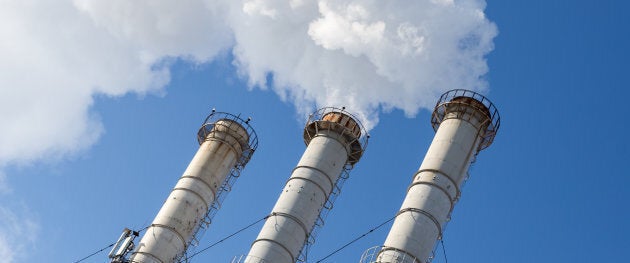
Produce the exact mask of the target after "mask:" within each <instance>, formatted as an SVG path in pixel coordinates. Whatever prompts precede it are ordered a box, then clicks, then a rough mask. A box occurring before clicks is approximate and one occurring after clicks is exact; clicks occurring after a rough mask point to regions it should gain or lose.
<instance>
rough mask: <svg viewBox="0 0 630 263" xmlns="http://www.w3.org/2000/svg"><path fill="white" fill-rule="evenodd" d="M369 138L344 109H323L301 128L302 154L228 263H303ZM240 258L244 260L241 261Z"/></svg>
mask: <svg viewBox="0 0 630 263" xmlns="http://www.w3.org/2000/svg"><path fill="white" fill-rule="evenodd" d="M368 137H369V136H368V135H367V133H366V130H365V129H364V128H363V126H362V125H361V123H360V122H358V121H357V119H356V118H355V117H354V116H353V115H351V114H349V113H348V112H346V111H345V109H343V108H342V109H337V108H323V109H320V110H318V111H317V112H316V113H314V114H311V116H310V117H309V120H308V122H307V124H306V127H305V128H304V142H305V143H306V144H307V147H306V150H305V152H304V154H303V155H302V158H301V159H300V161H299V162H298V165H297V166H296V167H295V169H293V173H292V174H291V177H290V178H289V180H288V181H287V183H286V185H285V187H284V189H283V191H282V193H281V194H280V197H279V198H278V201H277V202H276V205H275V206H274V208H273V209H272V212H271V214H270V215H269V217H268V218H267V220H266V222H265V224H264V226H263V228H262V230H261V231H260V233H259V234H258V237H257V238H256V240H255V241H254V243H253V244H252V247H251V249H250V251H249V254H248V255H247V256H243V257H241V258H238V259H236V260H234V261H233V262H245V263H262V262H265V263H271V262H273V263H294V262H296V261H302V262H304V261H306V258H305V253H303V251H304V247H305V246H307V245H308V244H309V243H312V242H314V238H313V233H312V232H313V231H312V230H313V228H315V226H316V225H321V224H323V217H324V214H325V213H327V211H329V210H330V209H332V202H333V201H334V198H335V197H336V196H337V194H339V191H340V187H341V183H342V182H343V180H344V179H345V178H346V175H347V171H349V170H350V169H352V167H353V165H354V164H355V163H357V162H358V161H359V159H360V158H361V156H362V154H363V151H364V150H365V147H366V146H367V140H368ZM243 258H245V259H244V261H242V260H243Z"/></svg>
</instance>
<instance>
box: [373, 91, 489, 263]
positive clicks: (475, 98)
mask: <svg viewBox="0 0 630 263" xmlns="http://www.w3.org/2000/svg"><path fill="white" fill-rule="evenodd" d="M431 124H432V125H433V129H435V130H436V133H435V137H434V138H433V142H432V143H431V146H430V147H429V150H428V151H427V154H426V156H425V157H424V160H423V161H422V165H420V169H419V170H418V172H417V173H416V174H415V175H414V177H413V181H412V183H411V185H410V186H409V189H408V191H407V196H406V197H405V201H404V202H403V204H402V207H401V209H400V211H398V214H397V216H396V220H395V221H394V224H393V225H392V228H391V230H390V232H389V234H388V235H387V239H386V240H385V243H384V245H383V246H382V247H373V248H370V249H368V250H367V251H366V252H365V253H363V256H362V257H361V262H362V263H368V262H369V263H394V262H395V263H424V262H430V261H431V259H432V257H431V255H432V250H433V248H434V247H435V243H436V241H437V240H438V239H440V238H442V231H443V230H444V227H445V224H446V222H448V221H449V219H450V214H451V212H452V211H453V207H454V206H455V203H456V202H457V200H458V199H459V197H460V194H461V192H460V189H461V186H462V183H463V182H464V181H465V180H466V179H467V175H468V167H469V166H470V164H471V163H472V162H474V160H475V156H476V155H477V153H478V152H479V151H480V150H483V149H485V148H486V147H488V146H490V144H492V141H493V140H494V137H495V135H496V132H497V130H498V129H499V124H500V118H499V112H498V111H497V109H496V108H495V106H494V105H493V104H492V103H491V102H490V101H489V100H488V99H487V98H486V97H484V96H482V95H481V94H478V93H476V92H473V91H468V90H461V89H458V90H451V91H449V92H446V93H444V94H443V95H442V96H441V97H440V100H439V101H438V103H437V104H436V106H435V110H434V111H433V115H432V117H431Z"/></svg>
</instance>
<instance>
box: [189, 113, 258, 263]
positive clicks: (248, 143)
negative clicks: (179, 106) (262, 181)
mask: <svg viewBox="0 0 630 263" xmlns="http://www.w3.org/2000/svg"><path fill="white" fill-rule="evenodd" d="M250 120H251V119H250V118H248V119H247V120H243V119H241V117H240V115H234V114H230V113H226V112H216V111H215V110H212V113H210V115H208V117H207V118H206V120H205V121H204V122H203V124H202V125H201V128H199V131H198V132H197V141H198V142H199V144H200V145H201V144H203V143H204V142H205V141H207V140H212V139H219V140H222V139H221V138H217V137H216V135H215V133H214V131H215V130H216V129H217V128H219V129H222V128H225V129H226V130H230V131H236V130H238V129H245V131H246V132H247V138H243V137H240V138H236V141H237V142H239V144H240V149H242V150H243V152H242V154H241V158H239V160H238V161H237V162H236V164H235V165H234V167H232V168H231V170H230V174H229V175H228V176H227V177H226V178H225V180H224V181H223V182H222V183H221V186H219V188H218V190H217V193H216V197H215V199H214V201H213V202H212V203H211V204H210V207H209V209H208V212H207V213H206V215H205V217H204V219H203V221H202V222H201V223H200V224H199V225H198V226H197V228H196V229H195V230H194V232H193V233H195V234H193V238H192V240H190V241H189V243H188V246H187V249H186V250H185V252H184V254H182V255H180V256H179V257H178V259H177V262H188V257H187V256H186V255H187V254H192V253H194V249H193V248H194V247H197V246H198V245H199V239H200V238H201V237H202V236H203V234H204V233H205V231H206V230H207V229H208V227H209V226H210V224H211V223H212V218H214V216H215V215H216V213H217V212H218V211H219V209H220V208H221V204H223V200H225V198H226V196H227V193H228V192H230V191H231V190H232V186H233V185H234V183H235V182H236V180H237V179H238V177H240V175H241V171H242V170H243V169H244V168H245V165H246V164H247V163H248V162H249V160H250V159H251V156H252V155H253V154H254V152H255V151H256V148H258V136H257V135H256V132H255V131H254V129H253V128H252V127H251V126H250V125H249V121H250ZM233 125H239V126H240V127H232V126H233ZM232 135H235V136H241V135H240V134H239V133H237V132H235V133H232Z"/></svg>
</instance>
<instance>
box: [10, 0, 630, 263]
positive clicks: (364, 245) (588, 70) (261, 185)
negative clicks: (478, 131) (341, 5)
mask: <svg viewBox="0 0 630 263" xmlns="http://www.w3.org/2000/svg"><path fill="white" fill-rule="evenodd" d="M77 2H80V1H77ZM456 2H457V1H456ZM469 2H475V1H469ZM628 7H629V6H628V4H627V3H624V2H622V1H562V0H558V1H538V0H533V1H488V2H487V7H486V9H485V14H486V16H487V18H488V19H489V21H492V22H493V23H494V24H496V26H497V28H498V35H497V36H496V37H494V38H493V43H494V50H492V51H491V52H490V53H489V54H487V55H486V56H485V58H487V65H488V67H489V71H488V73H487V74H485V75H484V77H483V79H485V81H487V83H488V87H489V88H488V89H487V90H486V91H484V93H485V94H486V95H487V96H488V98H489V99H490V100H492V101H493V102H494V104H495V105H496V106H497V108H498V109H499V112H500V114H501V117H502V120H501V128H500V130H499V132H498V136H497V137H496V140H495V142H494V144H493V145H492V146H490V147H489V148H488V149H486V150H484V151H482V152H481V153H480V154H479V156H478V159H477V162H476V163H475V164H474V165H473V167H472V168H471V170H470V176H471V177H470V180H468V182H467V183H466V185H465V187H464V189H463V196H462V199H461V200H460V202H459V203H458V204H457V206H456V208H455V210H454V213H453V217H452V221H451V222H450V223H449V225H448V228H447V230H446V233H445V237H444V243H445V248H446V253H447V257H448V261H449V262H471V263H475V262H531V261H542V262H590V261H599V262H623V260H624V259H625V258H627V257H626V255H625V253H626V252H627V250H628V248H630V238H628V234H630V227H629V226H628V224H627V222H630V212H628V209H627V204H626V199H627V195H628V193H629V191H628V188H627V185H630V178H629V177H628V172H627V169H626V166H625V163H626V162H627V161H628V160H630V145H629V143H628V140H627V135H626V134H627V129H628V117H627V116H628V114H630V111H629V110H628V107H627V106H626V100H627V97H628V95H630V92H629V91H628V88H627V86H628V84H627V81H626V78H625V76H626V75H627V72H626V71H627V69H628V67H627V62H628V59H629V58H630V57H629V56H628V51H627V47H628V46H630V39H629V36H630V32H629V31H630V29H629V28H628V26H627V25H628V24H630V21H628V20H630V18H629V17H628V16H627V15H626V14H625V13H624V11H625V10H627V9H628ZM320 9H321V7H320ZM94 17H98V16H97V15H94ZM97 20H98V19H97ZM372 25H376V24H372ZM235 27H238V25H237V26H235ZM368 28H369V27H368ZM3 29H6V27H3ZM44 29H45V28H44ZM208 30H210V29H208ZM243 32H246V31H243ZM51 33H52V32H51ZM263 37H264V36H263ZM236 38H237V40H235V41H236V42H237V43H240V42H239V41H241V40H239V39H238V37H236ZM278 41H280V40H278ZM228 42H229V41H228ZM144 44H145V43H144V42H142V41H138V42H137V43H136V44H135V45H138V46H142V45H144ZM215 44H216V43H215ZM329 44H330V43H329ZM213 45H214V44H213ZM221 45H223V44H221ZM221 45H220V44H216V45H214V47H216V46H221ZM225 45H227V48H225V47H223V49H221V50H223V51H220V52H219V51H216V52H218V53H213V54H214V55H208V54H210V53H212V52H215V51H207V52H208V54H205V53H203V52H202V51H203V50H204V49H202V48H198V47H190V49H187V51H186V52H188V53H189V54H193V55H192V57H193V59H190V57H186V56H182V57H178V56H177V55H174V56H171V58H170V59H168V61H166V62H164V61H161V62H160V63H161V64H160V63H158V64H152V66H151V67H152V69H154V70H158V71H159V70H169V71H170V74H169V77H170V81H168V82H164V81H163V82H159V80H160V77H159V76H158V77H155V76H153V77H151V78H148V79H150V80H152V81H154V82H155V81H156V79H157V80H158V82H159V83H163V86H162V87H161V88H159V87H158V88H154V86H160V84H159V83H158V84H155V83H154V84H146V83H147V81H144V80H143V81H137V82H134V81H130V82H121V83H122V84H121V85H122V86H125V87H127V88H126V90H123V91H120V92H119V91H111V90H110V91H106V92H104V91H102V90H105V88H96V90H97V91H96V92H94V93H91V94H90V95H89V96H88V97H89V98H92V99H93V101H92V102H91V103H90V102H88V106H89V107H87V109H88V111H87V115H86V116H87V118H88V119H90V120H91V121H88V122H87V123H88V125H95V127H96V128H94V130H93V131H92V133H95V134H98V136H95V137H94V138H92V137H89V136H88V137H85V136H83V137H80V138H83V139H81V140H79V143H81V142H83V143H84V144H85V146H81V145H79V146H76V147H75V146H72V147H70V148H64V149H65V150H54V149H53V150H45V151H43V152H37V151H35V153H34V154H33V155H29V156H28V157H19V158H17V157H16V158H14V159H11V158H10V157H6V156H8V155H6V156H5V155H2V156H5V157H4V158H5V160H2V162H0V164H1V165H2V176H3V177H2V178H3V180H2V181H0V182H2V184H1V185H2V189H3V190H2V192H1V193H0V208H2V210H0V212H2V213H1V214H0V216H2V217H3V218H4V219H3V221H0V223H2V224H4V226H1V227H0V237H2V238H0V241H3V240H4V241H5V242H8V244H2V242H0V245H4V246H0V247H9V248H12V249H14V251H15V252H16V254H15V255H13V258H12V259H11V260H10V261H9V262H74V261H75V260H77V259H79V258H82V257H84V256H87V255H88V254H90V253H92V252H94V251H96V250H98V249H100V248H102V247H104V246H107V245H108V244H110V243H112V242H114V241H115V240H116V238H118V236H119V234H120V232H121V231H122V229H123V228H125V227H129V228H133V229H140V228H142V227H144V226H146V225H147V224H150V222H151V220H152V219H153V217H154V216H155V214H156V213H157V211H158V209H159V207H160V206H161V205H162V202H163V201H164V199H165V198H166V196H167V195H168V193H169V192H170V190H171V188H172V187H173V186H174V184H175V183H176V181H177V179H178V178H179V176H180V175H181V173H182V172H183V171H184V169H185V168H186V166H187V164H188V162H189V161H190V159H191V158H192V156H193V155H194V153H195V151H196V150H197V147H198V144H197V142H196V138H195V136H196V132H197V129H198V128H199V126H200V124H201V123H202V121H203V120H204V119H205V117H206V116H207V114H209V113H210V111H211V109H212V108H213V107H214V108H216V109H217V110H219V111H225V112H230V113H235V114H239V113H241V114H242V115H243V116H251V117H252V118H253V121H252V123H251V124H252V126H253V128H254V129H255V130H256V132H257V134H258V136H259V142H260V144H259V147H258V151H257V152H256V153H255V154H254V156H253V158H252V160H251V161H250V163H249V164H248V165H247V167H246V168H245V170H244V172H243V174H242V177H241V178H240V179H239V180H238V181H237V182H236V185H235V187H234V189H233V191H232V192H230V193H229V195H228V197H227V199H226V200H225V202H224V207H223V208H222V209H221V210H220V211H219V212H218V214H217V216H216V217H215V219H214V222H213V224H212V225H211V227H210V229H209V230H208V231H207V232H206V233H205V235H204V236H203V240H202V241H201V245H200V246H201V247H205V246H207V245H210V244H211V243H213V242H214V241H216V240H219V239H221V238H223V237H224V236H226V235H229V234H231V233H233V232H234V231H236V230H238V229H239V228H241V227H243V226H245V225H248V224H249V223H251V222H254V221H256V220H258V219H260V218H262V217H264V216H265V215H266V214H268V213H269V212H270V211H271V208H272V206H273V204H274V203H275V200H276V198H277V197H278V195H279V193H280V190H281V189H282V187H283V186H284V183H285V181H286V179H287V178H288V177H289V176H290V172H291V170H292V169H293V167H294V166H295V165H296V164H297V161H298V160H299V158H300V156H301V154H302V152H303V151H304V148H305V146H304V143H303V141H302V129H303V124H304V120H305V119H306V116H305V115H304V113H303V106H304V104H300V103H296V100H294V99H293V97H291V94H289V96H288V97H287V98H286V99H285V100H282V99H281V96H278V95H277V93H282V88H281V87H275V86H274V85H276V84H278V83H281V84H287V83H292V82H293V81H294V80H293V79H291V78H288V77H285V78H284V79H282V76H286V75H282V73H283V72H282V71H280V73H278V74H277V75H274V73H273V72H271V73H268V74H264V75H263V79H264V80H266V81H269V82H270V83H268V84H270V85H269V86H270V87H269V88H267V89H264V88H260V87H253V88H252V87H250V86H249V85H248V84H252V83H251V81H252V79H255V77H254V75H255V71H250V72H247V73H246V74H245V75H246V76H244V75H243V72H242V70H243V68H244V67H243V65H242V63H241V64H239V63H234V61H235V59H236V58H235V55H233V54H235V53H232V52H235V51H233V50H232V49H231V48H230V47H229V44H225ZM322 45H324V44H322ZM331 45H334V43H332V44H331ZM163 48H164V47H163ZM241 48H243V49H245V50H248V49H246V46H242V47H241ZM344 48H346V47H342V48H340V49H339V50H344V51H345V52H347V53H351V54H352V52H359V53H361V52H367V53H369V52H371V51H370V49H369V48H367V49H364V48H361V47H359V48H357V49H356V50H350V48H355V47H354V46H352V47H349V48H348V50H345V49H344ZM164 50H166V51H163V52H162V53H160V54H167V55H168V54H171V53H169V52H171V51H169V50H168V49H167V48H164ZM199 50H202V51H199ZM93 52H97V51H93ZM99 52H100V51H99ZM102 52H105V53H107V50H105V51H102ZM111 52H114V51H111ZM149 53H150V52H149ZM157 53H159V52H156V54H157ZM288 53H289V54H292V53H291V52H288ZM173 54H175V53H173ZM3 56H5V57H4V58H5V62H2V64H3V66H7V65H11V64H10V63H7V62H6V61H7V60H6V59H10V58H12V57H9V56H8V55H6V54H4V53H3ZM364 56H367V55H364ZM200 58H201V59H200ZM42 59H43V60H45V59H44V58H42ZM51 59H53V58H51ZM93 59H94V61H92V62H93V63H95V64H97V63H100V62H99V60H98V59H99V58H98V57H96V58H93ZM256 59H257V58H254V57H250V60H249V61H250V62H251V63H252V64H255V63H254V62H252V61H255V60H256ZM287 59H289V58H287ZM29 61H30V60H29V59H25V60H23V61H21V62H15V64H17V65H28V63H29ZM22 63H24V64H22ZM77 63H79V64H80V63H81V62H80V61H79V62H77ZM339 63H341V62H339ZM125 65H126V64H125ZM421 65H422V64H421ZM274 66H277V64H273V65H271V66H270V68H273V67H274ZM7 68H8V66H7ZM69 68H70V69H72V67H69ZM114 68H115V67H114ZM121 68H122V69H123V72H127V73H129V72H136V71H125V70H127V69H128V68H127V67H124V66H121ZM129 68H132V69H133V67H129ZM245 68H246V67H245ZM279 68H282V67H279ZM97 69H99V68H97ZM101 69H102V68H101ZM106 69H109V68H106ZM38 70H39V69H38ZM51 71H53V70H52V69H51ZM139 72H140V73H138V75H141V74H142V71H139ZM239 72H240V73H239ZM37 73H41V72H40V71H37ZM53 73H56V72H52V73H51V74H53ZM130 74H131V73H130ZM247 74H250V75H247ZM158 75H159V74H158ZM0 77H2V78H5V80H3V81H2V83H3V86H2V87H0V94H5V95H6V94H10V93H11V92H16V93H17V89H16V90H12V89H14V88H12V87H11V86H8V84H12V81H15V84H16V85H15V86H18V87H22V86H21V85H28V83H26V84H22V83H18V82H19V80H16V79H17V78H13V77H14V76H13V75H9V74H2V75H0ZM79 77H81V76H79ZM100 77H101V76H100V75H98V74H97V75H95V78H100ZM403 77H404V76H403ZM121 78H126V77H121ZM55 80H56V79H55ZM259 80H260V79H259ZM149 82H150V81H149ZM248 82H249V83H248ZM403 82H404V81H403ZM64 83H65V82H64ZM68 83H71V84H72V83H73V82H71V81H69V82H68ZM404 83H406V82H404ZM410 83H414V82H413V78H412V81H411V82H410ZM107 84H111V85H117V84H120V83H119V82H115V81H114V82H107V81H104V82H102V83H101V85H107ZM254 84H255V83H254ZM258 84H260V83H258ZM307 84H309V85H310V82H309V83H307ZM425 84H426V83H424V82H421V85H425ZM474 84H477V83H474ZM55 85H57V84H56V83H53V84H51V86H53V87H54V88H56V89H59V90H57V91H58V92H59V94H60V95H59V96H64V94H66V93H64V91H65V90H63V89H64V87H63V86H59V87H57V86H55ZM133 85H138V86H142V87H145V88H134V86H133ZM278 85H279V84H278ZM405 85H407V84H405ZM460 88H470V87H460ZM278 90H280V91H278ZM438 90H439V89H438ZM274 91H278V92H274ZM69 92H75V90H71V91H69ZM76 92H77V93H80V91H76ZM293 95H295V94H293ZM436 99H437V97H430V96H424V97H423V98H422V99H421V100H417V101H416V102H419V103H424V102H425V101H426V103H429V102H430V103H429V104H431V103H435V101H436ZM315 100H316V103H320V102H321V101H324V100H321V101H320V100H319V98H315ZM67 103H69V104H70V103H73V101H70V102H67ZM366 103H367V102H366ZM39 105H40V104H38V103H33V104H25V105H24V107H25V108H26V109H25V110H27V111H28V110H30V108H29V107H38V106H39ZM357 105H365V104H361V103H359V104H357ZM331 106H342V105H331ZM406 106H408V105H407V104H404V103H403V104H402V106H400V107H399V106H394V107H393V108H394V109H393V110H389V109H387V108H388V107H377V110H378V111H379V112H380V115H379V122H378V124H377V125H376V126H375V127H374V128H373V129H372V130H371V131H370V134H371V138H370V141H369V145H368V148H367V151H366V153H365V155H364V157H363V158H362V159H361V161H360V162H359V163H358V164H357V165H356V168H355V169H354V170H353V171H352V172H351V174H350V179H349V180H348V181H346V184H345V185H344V188H343V191H342V194H341V195H340V197H339V198H338V199H337V202H336V204H335V208H334V209H333V210H332V212H331V213H330V214H329V216H328V219H327V222H326V225H325V226H324V228H323V229H321V230H320V231H319V237H318V239H317V242H316V244H315V245H314V246H313V247H312V249H311V251H310V254H309V258H310V259H311V260H313V262H314V261H315V260H318V259H320V258H322V257H324V256H326V255H327V254H328V253H330V252H332V251H333V250H335V249H337V248H338V247H340V246H341V245H343V244H345V243H346V242H347V241H350V240H352V239H354V238H355V237H357V236H359V235H361V234H363V233H364V232H366V231H368V230H369V229H371V228H372V227H373V226H376V225H378V224H380V223H381V222H383V221H385V220H387V219H389V218H390V217H391V216H393V215H394V214H395V213H396V211H397V210H398V209H399V207H400V205H401V203H402V200H403V198H404V195H405V192H406V189H407V186H408V184H409V183H410V181H411V177H412V175H413V173H414V172H415V171H416V170H417V168H418V167H419V166H420V162H421V161H422V158H423V156H424V153H425V151H426V150H427V148H428V145H429V143H430V142H431V140H432V138H433V134H434V132H433V130H432V128H431V125H430V122H429V120H430V110H427V109H426V107H425V106H418V107H419V110H418V112H417V114H416V115H415V116H413V117H410V116H409V115H410V114H409V111H413V109H412V110H409V109H408V108H404V107H406ZM401 108H402V109H401ZM2 109H6V108H2ZM52 110H53V112H55V111H56V110H57V109H56V108H54V107H53V108H52ZM350 110H352V109H350ZM405 110H407V114H406V113H405V112H404V111H405ZM59 112H60V113H59V114H63V115H62V116H66V115H65V114H66V111H65V107H64V108H63V109H62V108H60V109H59ZM53 115H55V114H54V113H53ZM2 116H8V114H6V113H2ZM68 116H69V117H67V118H71V116H70V115H68ZM61 119H64V117H61ZM22 125H23V126H19V127H12V128H16V129H17V130H25V131H28V130H31V127H30V126H28V125H24V124H22ZM50 125H54V124H50ZM35 127H37V125H36V124H34V127H33V129H34V128H35ZM87 130H88V131H89V130H90V129H87ZM37 131H38V132H35V133H33V135H32V136H31V137H30V139H29V140H28V141H29V142H37V141H39V140H42V141H45V140H55V139H58V138H57V137H54V136H53V135H48V134H47V133H46V129H45V127H39V128H38V129H37ZM31 132H32V130H31ZM89 133H90V132H88V134H89ZM29 134H30V133H29ZM39 134H42V136H41V137H40V136H38V135H39ZM3 136H7V135H3ZM60 138H61V139H63V137H60ZM73 138H74V137H73ZM86 138H87V139H86ZM42 143H44V142H42ZM5 145H8V144H5ZM29 146H30V144H29ZM12 147H18V148H19V147H20V145H13V146H12ZM25 147H26V146H25ZM53 148H54V147H53ZM68 149H69V150H68ZM16 152H18V151H16ZM261 226H262V224H259V225H257V226H254V227H252V228H251V229H249V230H247V231H244V232H243V233H241V234H239V235H238V236H235V237H234V238H231V239H229V240H227V241H225V242H223V243H222V244H220V245H217V246H216V247H214V248H212V249H209V250H207V251H206V252H204V253H202V254H200V255H198V256H196V257H195V258H194V260H193V262H229V261H230V260H231V259H232V258H233V257H234V256H238V255H241V254H246V253H247V252H248V250H249V246H250V244H251V242H252V241H253V240H254V239H255V237H256V235H257V234H258V231H259V230H260V227H261ZM388 230H389V225H387V226H385V227H383V228H381V229H379V230H378V231H375V232H374V233H372V234H370V235H368V236H367V237H365V238H363V239H361V240H360V241H358V242H356V243H354V244H353V245H351V246H349V247H347V248H346V249H344V250H342V251H340V252H339V253H338V254H336V255H335V256H333V257H330V258H328V259H327V260H326V261H324V262H328V263H332V262H358V260H359V258H360V256H361V254H362V253H363V251H365V250H366V249H368V248H370V247H372V246H377V245H382V243H383V241H384V239H385V236H386V234H387V231H388ZM0 252H1V249H0ZM0 254H1V253H0ZM86 262H107V258H106V252H103V253H101V254H97V255H96V256H94V257H92V258H90V259H89V260H87V261H86ZM434 262H439V263H442V262H445V260H444V257H443V254H442V252H441V249H440V250H438V252H437V255H436V259H435V260H434Z"/></svg>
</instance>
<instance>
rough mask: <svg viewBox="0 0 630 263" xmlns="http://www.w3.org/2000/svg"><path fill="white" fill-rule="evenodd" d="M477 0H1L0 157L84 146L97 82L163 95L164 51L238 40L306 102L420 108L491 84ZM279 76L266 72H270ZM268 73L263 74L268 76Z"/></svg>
mask: <svg viewBox="0 0 630 263" xmlns="http://www.w3.org/2000/svg"><path fill="white" fill-rule="evenodd" d="M484 8H485V1H483V0H419V1H400V0H394V1H376V0H353V1H352V0H335V1H333V0H318V1H306V0H288V1H287V0H207V1H203V0H183V1H176V2H174V1H153V0H136V1H127V0H100V1H99V0H74V1H71V0H65V1H53V0H44V1H41V0H39V1H35V0H22V1H6V0H2V1H0V17H2V18H3V23H0V37H1V40H0V119H1V120H2V121H3V128H2V129H0V167H2V166H6V165H8V164H11V163H14V164H15V163H28V162H31V161H33V160H40V159H42V158H50V157H52V156H64V155H67V154H72V153H76V152H77V151H81V150H83V149H86V148H87V147H89V146H90V145H92V144H93V143H94V142H96V141H97V140H98V138H99V136H100V135H101V134H102V132H103V127H102V124H101V123H100V121H99V119H98V118H97V115H96V114H94V113H93V112H91V111H90V108H91V106H92V104H93V97H94V96H95V95H101V96H102V95H104V96H106V97H108V96H109V97H115V96H121V95H124V94H128V93H136V94H141V95H142V94H147V93H148V94H158V95H159V94H161V92H162V91H163V89H164V87H165V86H166V85H167V84H168V83H169V81H170V79H169V77H170V76H169V63H168V61H172V59H173V58H179V59H183V60H186V61H189V62H191V63H205V62H209V61H211V60H212V59H213V58H214V57H215V56H216V55H217V54H218V53H219V52H222V51H228V52H229V51H231V52H233V54H234V58H235V60H234V64H235V65H237V69H238V71H239V73H240V74H241V75H242V76H243V77H244V78H245V79H246V80H247V82H248V83H249V85H250V86H251V87H252V88H256V87H259V88H263V89H265V88H269V89H272V90H274V91H275V92H276V93H277V94H278V95H279V96H280V97H281V98H282V99H283V100H288V101H291V102H293V103H294V104H295V105H296V108H297V109H298V110H299V111H300V112H305V113H306V112H310V111H311V110H312V109H313V108H314V107H316V106H346V107H348V108H349V109H351V110H353V111H355V112H358V113H359V115H360V117H361V118H362V119H363V121H364V124H366V126H368V128H371V127H373V126H374V125H376V123H377V122H378V114H377V113H378V112H379V111H380V110H391V109H402V110H404V112H405V113H406V114H408V115H410V116H411V115H414V114H415V113H416V112H417V111H418V110H419V109H420V108H426V107H430V106H432V105H433V103H434V102H435V98H436V95H438V94H439V93H441V92H443V91H445V90H448V89H452V88H468V89H475V90H482V91H483V90H484V89H486V87H487V85H486V82H485V81H484V79H483V76H484V75H485V73H486V72H487V71H488V67H487V65H486V62H485V59H484V56H485V55H486V54H487V53H488V52H490V51H491V50H492V48H493V43H492V40H493V38H494V37H495V36H496V34H497V30H496V27H495V25H494V24H493V23H492V22H490V21H488V19H487V18H486V17H485V16H484V13H483V10H484ZM270 76H271V78H270ZM270 79H271V80H272V83H268V81H269V80H270Z"/></svg>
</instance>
